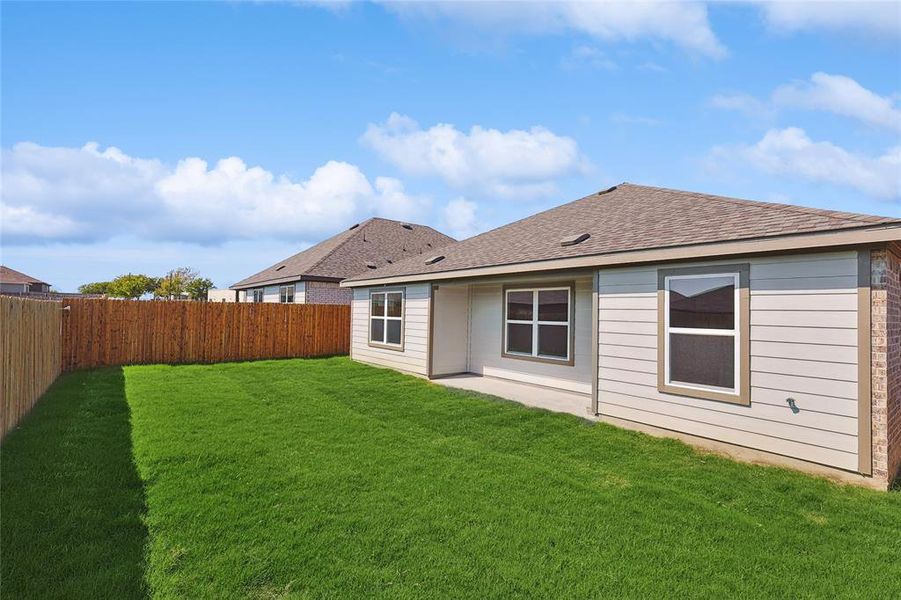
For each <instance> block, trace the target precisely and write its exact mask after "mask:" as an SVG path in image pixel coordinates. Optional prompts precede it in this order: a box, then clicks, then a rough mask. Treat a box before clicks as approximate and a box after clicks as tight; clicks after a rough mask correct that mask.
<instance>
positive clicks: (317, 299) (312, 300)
mask: <svg viewBox="0 0 901 600" xmlns="http://www.w3.org/2000/svg"><path fill="white" fill-rule="evenodd" d="M306 283H307V294H306V300H305V301H306V303H307V304H348V305H349V304H350V303H351V300H353V297H354V293H353V290H352V289H350V288H343V287H341V286H339V285H338V283H336V282H333V281H307V282H306Z"/></svg>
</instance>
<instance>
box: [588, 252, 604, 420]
mask: <svg viewBox="0 0 901 600" xmlns="http://www.w3.org/2000/svg"><path fill="white" fill-rule="evenodd" d="M600 275H601V272H600V271H599V270H597V269H595V271H594V274H593V275H592V278H591V403H590V404H589V405H588V414H589V415H591V416H597V415H599V414H600V413H601V407H600V405H599V404H598V352H599V349H598V343H599V340H598V329H599V328H600V318H599V315H600V311H599V306H598V305H599V298H598V294H599V291H598V290H599V288H600Z"/></svg>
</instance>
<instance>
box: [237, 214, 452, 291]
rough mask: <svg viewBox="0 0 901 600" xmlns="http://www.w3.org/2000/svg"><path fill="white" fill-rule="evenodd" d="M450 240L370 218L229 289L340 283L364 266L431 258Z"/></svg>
mask: <svg viewBox="0 0 901 600" xmlns="http://www.w3.org/2000/svg"><path fill="white" fill-rule="evenodd" d="M453 241H454V238H452V237H449V236H446V235H444V234H443V233H441V232H440V231H436V230H434V229H432V228H431V227H427V226H425V225H416V224H412V223H402V222H400V221H392V220H390V219H382V218H379V217H374V218H371V219H368V220H366V221H364V222H362V223H360V224H358V225H356V226H354V227H353V228H351V229H347V230H345V231H342V232H341V233H339V234H338V235H335V236H332V237H330V238H328V239H327V240H324V241H322V242H319V243H318V244H316V245H315V246H312V247H310V248H307V249H306V250H304V251H303V252H298V253H297V254H295V255H294V256H291V257H288V258H286V259H284V260H281V261H279V262H277V263H275V264H274V265H272V266H271V267H268V268H266V269H263V270H262V271H260V272H259V273H256V274H254V275H251V276H250V277H247V278H246V279H242V280H241V281H239V282H238V283H236V284H234V285H232V286H231V288H232V289H244V288H248V287H255V286H258V285H263V284H273V283H281V282H285V281H297V280H298V279H333V280H336V281H337V280H342V279H346V278H347V277H350V276H351V275H355V274H357V273H361V272H363V271H370V269H369V268H368V267H367V263H372V264H374V265H376V267H377V268H382V267H384V266H390V263H389V261H392V262H396V261H399V260H404V259H406V258H407V257H410V256H420V255H423V254H424V255H426V256H432V255H433V254H434V252H432V251H433V250H436V249H438V248H441V247H443V246H447V245H448V244H450V243H452V242H453Z"/></svg>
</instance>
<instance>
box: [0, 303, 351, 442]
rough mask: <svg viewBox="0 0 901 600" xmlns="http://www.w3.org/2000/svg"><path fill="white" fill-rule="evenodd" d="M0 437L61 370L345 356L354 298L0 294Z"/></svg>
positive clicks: (347, 347) (347, 349)
mask: <svg viewBox="0 0 901 600" xmlns="http://www.w3.org/2000/svg"><path fill="white" fill-rule="evenodd" d="M0 319H2V320H0V344H2V346H0V351H2V355H0V369H2V371H0V393H2V396H0V410H2V414H0V438H2V437H3V436H5V434H6V432H8V431H9V430H10V429H12V428H13V427H14V426H15V425H16V423H18V422H19V420H20V419H21V418H22V417H23V416H24V415H25V414H26V413H27V412H28V411H29V410H30V409H31V407H32V406H34V404H35V402H37V400H38V398H40V397H41V394H43V393H44V392H45V391H46V389H47V388H48V387H49V386H50V384H51V383H53V381H54V380H55V379H56V377H57V376H58V375H59V373H60V371H61V370H62V371H71V370H74V369H85V368H91V367H103V366H113V365H134V364H147V363H170V364H174V363H212V362H225V361H235V360H255V359H262V358H295V357H311V356H330V355H335V354H347V353H348V352H349V350H350V306H340V305H326V304H264V303H260V304H234V303H231V304H229V303H213V302H134V301H128V300H123V301H120V300H103V299H101V300H88V299H80V298H79V299H68V298H67V299H64V300H63V301H62V302H50V301H44V300H32V299H28V298H13V297H9V296H0Z"/></svg>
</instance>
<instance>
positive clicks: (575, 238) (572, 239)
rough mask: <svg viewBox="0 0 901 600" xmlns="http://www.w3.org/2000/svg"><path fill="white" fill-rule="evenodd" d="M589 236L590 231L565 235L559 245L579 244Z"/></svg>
mask: <svg viewBox="0 0 901 600" xmlns="http://www.w3.org/2000/svg"><path fill="white" fill-rule="evenodd" d="M590 237H591V234H590V233H580V234H578V235H571V236H569V237H565V238H563V239H562V240H560V245H561V246H575V245H576V244H581V243H582V242H584V241H585V240H587V239H588V238H590Z"/></svg>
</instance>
